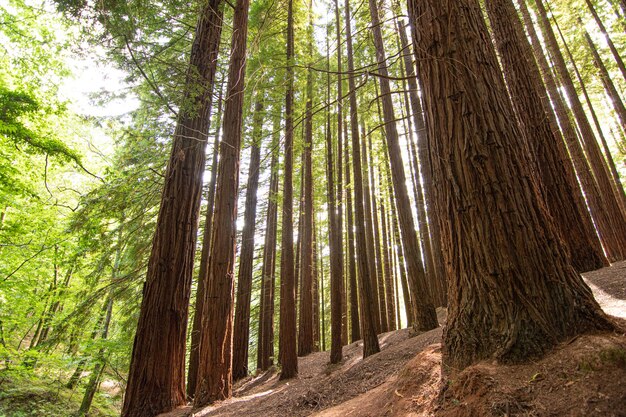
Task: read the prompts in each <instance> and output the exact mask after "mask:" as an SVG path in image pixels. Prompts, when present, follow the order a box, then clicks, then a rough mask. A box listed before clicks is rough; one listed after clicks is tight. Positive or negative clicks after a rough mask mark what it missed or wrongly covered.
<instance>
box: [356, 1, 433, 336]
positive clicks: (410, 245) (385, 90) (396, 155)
mask: <svg viewBox="0 0 626 417" xmlns="http://www.w3.org/2000/svg"><path fill="white" fill-rule="evenodd" d="M369 8H370V16H371V18H372V34H373V38H374V46H375V48H376V60H377V61H378V72H379V73H380V74H381V77H379V80H378V81H379V83H380V92H381V95H382V97H381V98H380V100H381V101H382V105H383V117H384V122H385V137H386V139H387V140H386V142H387V148H388V151H389V160H390V165H391V180H392V183H393V188H394V191H395V195H396V203H397V205H398V218H399V222H400V230H401V231H402V242H403V243H404V248H405V250H406V251H407V252H408V253H410V254H411V256H409V257H408V259H405V260H406V262H407V272H408V278H409V285H410V288H411V292H412V293H413V294H414V295H415V298H414V300H413V305H412V307H413V326H414V328H415V330H418V331H426V330H431V329H434V328H436V327H438V326H439V324H438V323H437V314H436V313H435V307H434V305H433V302H432V300H431V298H430V294H429V293H428V286H427V283H426V276H425V274H424V268H423V266H422V264H421V260H420V257H419V256H418V254H419V253H420V248H419V243H418V241H417V234H416V232H415V224H414V222H413V214H412V210H411V202H410V200H409V195H408V192H407V189H406V176H405V173H404V163H403V161H402V152H401V151H400V144H399V140H398V131H397V130H396V122H395V116H394V110H393V102H392V97H391V88H390V86H389V79H388V72H387V63H386V61H387V60H386V57H385V46H384V43H383V37H382V33H381V29H380V18H379V16H378V6H377V2H376V0H369Z"/></svg>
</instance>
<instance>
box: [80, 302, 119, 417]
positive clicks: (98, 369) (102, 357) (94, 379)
mask: <svg viewBox="0 0 626 417" xmlns="http://www.w3.org/2000/svg"><path fill="white" fill-rule="evenodd" d="M105 305H106V315H105V319H104V326H103V328H102V333H101V335H100V339H101V340H106V339H107V338H108V337H109V326H110V324H111V314H112V312H113V296H112V295H109V296H108V297H107V300H106V301H105ZM107 356H108V355H107V351H106V348H105V347H104V346H103V347H101V348H100V349H99V351H98V354H97V355H96V363H95V364H94V366H93V369H92V370H91V376H90V377H89V382H88V383H87V387H86V388H85V394H84V395H83V400H82V402H81V404H80V408H79V410H78V416H86V415H89V409H90V408H91V403H92V402H93V397H94V395H96V391H97V390H98V385H100V379H101V378H102V373H103V372H104V368H105V366H106V363H107Z"/></svg>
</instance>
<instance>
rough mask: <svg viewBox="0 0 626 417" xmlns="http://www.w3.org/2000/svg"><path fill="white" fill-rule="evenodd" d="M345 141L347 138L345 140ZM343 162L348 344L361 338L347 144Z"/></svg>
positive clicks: (351, 184)
mask: <svg viewBox="0 0 626 417" xmlns="http://www.w3.org/2000/svg"><path fill="white" fill-rule="evenodd" d="M346 139H347V138H346ZM344 160H345V167H346V184H350V187H349V188H347V189H346V212H347V220H348V224H347V227H346V229H348V239H347V245H348V251H347V253H348V274H349V282H350V342H356V341H357V340H359V339H360V338H361V327H360V324H359V321H360V320H359V289H358V287H357V277H356V262H355V256H356V254H355V247H354V218H353V214H352V213H353V212H352V206H353V204H352V190H353V189H354V184H353V183H352V180H351V178H350V168H351V167H350V163H349V155H348V143H347V142H346V146H345V148H344Z"/></svg>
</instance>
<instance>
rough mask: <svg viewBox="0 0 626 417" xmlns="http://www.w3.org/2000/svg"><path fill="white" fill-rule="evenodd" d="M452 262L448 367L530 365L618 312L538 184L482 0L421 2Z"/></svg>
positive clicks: (436, 160) (433, 146)
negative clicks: (601, 297) (593, 281)
mask: <svg viewBox="0 0 626 417" xmlns="http://www.w3.org/2000/svg"><path fill="white" fill-rule="evenodd" d="M409 13H410V16H411V22H412V24H413V28H414V30H415V32H414V33H415V36H414V42H415V45H416V54H417V62H418V64H419V68H418V72H419V74H420V76H421V79H422V81H423V88H424V90H423V91H424V104H425V109H426V123H427V126H428V129H429V135H428V138H429V149H430V153H431V161H432V162H433V175H434V176H435V177H436V178H438V179H441V180H442V181H441V184H442V186H441V187H438V188H437V190H435V196H436V200H437V201H436V205H435V206H436V208H437V212H438V216H439V218H440V219H446V222H447V227H445V228H443V229H442V236H441V238H442V246H443V251H444V256H445V257H446V258H447V260H446V262H447V263H448V265H450V267H449V272H450V275H449V276H448V279H449V282H450V286H449V290H450V292H449V306H448V309H449V310H448V311H449V313H448V324H447V327H446V330H445V333H444V355H443V356H444V363H445V364H447V365H448V366H450V367H451V368H453V369H454V368H464V367H465V366H467V365H469V364H471V363H473V362H475V361H477V360H480V359H483V358H489V357H495V358H497V359H499V360H502V361H505V362H508V361H513V362H514V361H522V360H526V359H527V358H529V357H532V356H534V355H538V354H541V353H543V352H545V351H546V350H547V349H549V348H550V347H552V346H553V345H554V344H556V343H558V341H561V340H564V339H565V338H567V337H570V336H572V335H574V334H578V333H580V332H584V331H587V330H591V329H598V328H603V329H608V328H610V327H611V325H610V323H609V321H608V319H607V318H606V316H605V315H604V313H602V311H601V310H600V308H599V306H598V304H597V303H596V301H595V300H594V299H593V296H592V294H591V291H590V289H589V288H588V287H587V286H586V285H585V284H584V282H583V281H582V278H581V277H580V275H578V273H576V271H575V270H574V269H573V267H572V266H571V265H570V264H569V260H568V258H567V255H566V252H565V251H564V249H563V248H562V246H561V245H560V243H559V239H558V237H557V235H556V231H555V229H554V226H553V225H552V224H551V222H550V219H549V217H548V215H547V212H546V209H545V207H544V206H543V204H542V201H541V198H540V195H539V190H538V187H537V185H536V184H535V183H534V182H533V181H532V179H531V176H530V172H529V168H530V167H529V166H528V163H527V160H526V158H525V157H524V156H523V155H521V152H520V147H518V146H512V143H515V142H516V141H518V140H519V138H520V135H521V133H520V131H519V129H518V128H517V125H516V124H514V123H511V122H510V121H511V120H513V119H514V113H513V109H512V107H511V103H510V101H509V99H508V97H507V92H506V88H505V85H504V80H503V78H502V75H501V73H500V69H499V66H498V62H497V59H496V55H495V51H494V50H493V48H492V46H491V42H490V40H489V35H488V32H487V27H486V24H485V22H484V21H483V18H482V14H481V10H480V5H479V2H478V1H476V0H458V1H454V2H440V1H438V0H421V1H418V0H410V1H409Z"/></svg>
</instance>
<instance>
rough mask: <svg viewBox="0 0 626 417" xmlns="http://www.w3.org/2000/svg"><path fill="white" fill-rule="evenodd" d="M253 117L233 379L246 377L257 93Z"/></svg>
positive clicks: (259, 112)
mask: <svg viewBox="0 0 626 417" xmlns="http://www.w3.org/2000/svg"><path fill="white" fill-rule="evenodd" d="M259 95H260V96H259V97H257V99H256V100H257V101H256V105H255V108H254V116H253V119H254V120H253V122H252V124H253V131H252V144H251V148H252V152H251V154H250V168H249V170H248V184H247V186H246V205H245V207H246V211H245V214H244V226H243V232H242V234H241V252H240V254H239V271H238V277H237V304H236V310H235V324H234V333H233V380H234V381H236V380H238V379H241V378H245V377H246V376H247V375H248V343H249V341H250V300H251V298H252V267H253V261H254V233H255V228H256V207H257V197H256V193H257V189H258V187H259V168H260V165H261V140H262V137H263V106H264V103H263V101H264V97H263V92H260V93H259Z"/></svg>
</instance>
